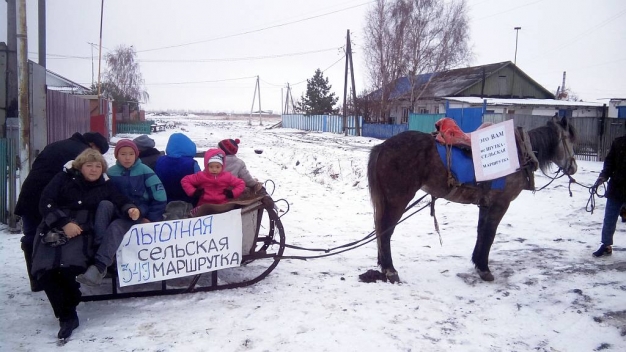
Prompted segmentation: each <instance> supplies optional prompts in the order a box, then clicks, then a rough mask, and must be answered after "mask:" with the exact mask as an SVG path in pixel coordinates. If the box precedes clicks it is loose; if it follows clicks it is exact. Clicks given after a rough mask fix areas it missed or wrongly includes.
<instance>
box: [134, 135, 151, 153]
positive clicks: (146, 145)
mask: <svg viewBox="0 0 626 352" xmlns="http://www.w3.org/2000/svg"><path fill="white" fill-rule="evenodd" d="M133 142H135V145H136V146H137V149H139V151H140V152H143V151H144V150H148V149H150V148H154V139H152V138H150V137H148V136H147V135H145V134H142V135H141V136H139V137H137V138H135V139H133Z"/></svg>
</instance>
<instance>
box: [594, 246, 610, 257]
mask: <svg viewBox="0 0 626 352" xmlns="http://www.w3.org/2000/svg"><path fill="white" fill-rule="evenodd" d="M611 254H613V247H611V246H610V245H606V244H604V243H601V244H600V247H599V248H598V250H597V251H595V252H593V256H594V257H596V258H598V257H602V256H604V255H611Z"/></svg>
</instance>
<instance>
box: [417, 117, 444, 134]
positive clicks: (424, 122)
mask: <svg viewBox="0 0 626 352" xmlns="http://www.w3.org/2000/svg"><path fill="white" fill-rule="evenodd" d="M445 116H446V114H409V130H410V131H420V132H424V133H431V132H433V131H435V122H437V121H439V119H441V118H443V117H445Z"/></svg>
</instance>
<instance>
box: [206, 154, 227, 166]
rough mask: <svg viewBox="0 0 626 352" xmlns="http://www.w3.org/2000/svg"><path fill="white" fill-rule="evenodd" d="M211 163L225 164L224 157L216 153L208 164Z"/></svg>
mask: <svg viewBox="0 0 626 352" xmlns="http://www.w3.org/2000/svg"><path fill="white" fill-rule="evenodd" d="M210 163H219V164H220V165H224V158H222V156H221V155H219V154H215V155H213V156H212V157H211V158H210V159H209V162H208V163H206V164H207V165H209V164H210Z"/></svg>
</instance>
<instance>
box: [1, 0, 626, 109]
mask: <svg viewBox="0 0 626 352" xmlns="http://www.w3.org/2000/svg"><path fill="white" fill-rule="evenodd" d="M26 3H27V11H28V35H29V38H28V44H29V51H30V52H31V54H30V55H29V57H30V58H31V59H32V60H34V61H37V54H36V53H37V0H27V1H26ZM372 4H373V1H365V0H351V1H349V0H346V1H343V0H315V1H311V0H228V1H224V0H178V1H174V0H133V1H128V0H104V24H103V41H102V45H103V47H104V48H106V49H104V52H106V51H108V50H111V49H113V48H115V47H117V46H119V45H133V46H134V47H135V48H136V49H137V51H138V57H139V60H140V63H141V72H142V74H143V77H144V79H145V82H146V88H147V90H148V92H149V94H150V101H149V102H148V103H147V104H145V108H146V109H190V110H196V109H202V110H210V111H226V112H232V111H235V112H246V111H248V112H249V111H250V107H251V105H252V97H253V92H254V85H255V80H256V78H255V76H257V75H258V76H260V78H261V103H262V108H263V110H268V109H272V110H274V111H275V112H280V110H281V87H284V86H285V84H286V83H287V82H289V83H290V84H292V85H293V95H294V99H295V98H297V97H299V96H300V95H301V94H302V92H303V90H305V89H306V79H307V78H311V77H312V76H313V73H314V71H315V69H317V68H320V69H322V70H326V71H325V72H324V74H325V75H326V76H327V77H328V78H329V80H330V83H331V84H332V86H333V90H334V91H335V92H336V93H337V95H338V96H342V94H343V74H344V65H345V62H344V61H343V60H341V58H342V56H343V49H341V48H342V47H343V46H344V45H345V36H346V30H348V29H349V30H350V31H351V33H352V39H353V50H354V60H355V61H354V66H355V78H356V88H357V91H358V92H360V91H362V90H363V89H365V88H367V87H366V84H367V82H366V77H367V74H366V72H365V66H364V58H363V56H362V53H363V50H362V49H361V45H362V43H363V36H362V33H363V27H364V19H365V13H366V11H367V10H368V9H369V8H371V6H372ZM468 5H469V9H470V10H469V17H470V29H471V33H470V43H471V46H472V47H473V52H474V57H473V60H472V62H471V65H482V64H489V63H494V62H501V61H507V60H510V61H513V58H514V54H515V31H514V30H513V27H516V26H519V27H522V29H521V30H520V31H519V44H518V53H517V64H518V66H519V67H520V68H521V69H522V70H523V71H525V72H526V73H527V74H529V75H530V76H531V77H532V78H533V79H535V80H536V81H537V82H538V83H540V84H541V85H543V86H544V87H545V88H547V89H548V90H550V91H552V92H554V91H556V88H557V87H558V86H559V85H561V81H562V75H563V71H567V82H566V86H568V87H571V89H572V90H573V91H574V92H575V93H576V94H578V96H579V97H581V98H583V99H584V100H589V101H592V100H595V99H599V98H615V97H619V98H626V2H625V1H623V0H469V1H468ZM6 11H7V9H6V2H5V1H0V18H1V19H2V20H1V21H0V23H2V25H0V41H6V37H7V33H6V25H5V23H6V20H5V19H6ZM99 21H100V0H49V1H47V27H48V28H47V30H48V33H47V50H48V62H47V67H48V69H50V70H52V71H54V72H56V73H58V74H60V75H62V76H65V77H67V78H69V79H71V80H74V81H76V82H79V83H81V84H84V85H86V86H88V85H89V84H91V81H92V59H91V55H92V47H91V45H90V44H88V43H96V44H97V43H98V38H99ZM620 23H621V24H620ZM93 55H94V57H95V59H94V61H93V62H94V76H95V79H96V80H97V72H98V61H97V55H98V52H97V49H94V50H93ZM67 56H70V57H69V58H68V57H67ZM184 60H187V61H184ZM202 60H204V61H202ZM103 70H104V67H103ZM239 78H241V79H239ZM193 82H196V83H193ZM197 82H202V83H197ZM256 109H257V107H256V106H255V110H256Z"/></svg>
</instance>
